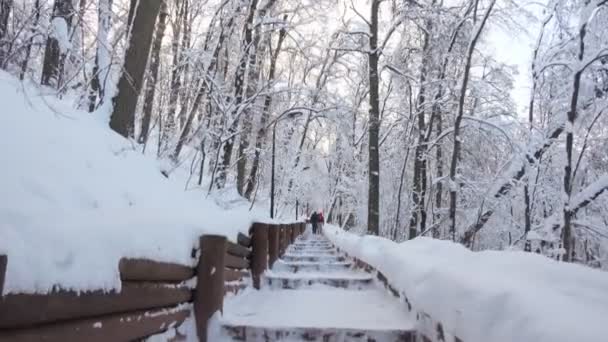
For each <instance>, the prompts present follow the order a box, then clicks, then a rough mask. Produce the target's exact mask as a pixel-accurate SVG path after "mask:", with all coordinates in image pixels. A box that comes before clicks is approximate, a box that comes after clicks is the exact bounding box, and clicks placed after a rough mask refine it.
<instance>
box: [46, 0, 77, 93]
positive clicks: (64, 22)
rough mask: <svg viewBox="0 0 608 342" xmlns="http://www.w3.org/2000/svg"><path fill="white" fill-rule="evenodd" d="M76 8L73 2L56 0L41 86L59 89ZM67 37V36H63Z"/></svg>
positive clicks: (70, 0)
mask: <svg viewBox="0 0 608 342" xmlns="http://www.w3.org/2000/svg"><path fill="white" fill-rule="evenodd" d="M73 16H74V7H73V5H72V0H55V4H54V6H53V15H52V17H51V27H50V33H49V36H48V38H47V41H46V48H45V51H44V62H43V65H42V78H41V84H42V85H45V86H50V87H53V88H55V89H58V88H59V87H60V86H61V82H62V80H61V78H62V73H63V67H64V63H65V56H66V54H67V49H68V43H69V42H67V41H66V39H68V37H69V31H70V29H71V26H72V18H73ZM63 35H65V36H63Z"/></svg>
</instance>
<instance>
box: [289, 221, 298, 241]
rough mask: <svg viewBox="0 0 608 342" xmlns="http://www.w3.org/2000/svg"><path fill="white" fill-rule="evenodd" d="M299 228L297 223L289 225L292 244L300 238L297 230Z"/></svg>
mask: <svg viewBox="0 0 608 342" xmlns="http://www.w3.org/2000/svg"><path fill="white" fill-rule="evenodd" d="M297 228H298V226H297V225H296V224H295V223H292V224H290V225H289V236H290V237H291V244H293V243H294V242H296V237H297V236H298V232H297V231H296V229H297Z"/></svg>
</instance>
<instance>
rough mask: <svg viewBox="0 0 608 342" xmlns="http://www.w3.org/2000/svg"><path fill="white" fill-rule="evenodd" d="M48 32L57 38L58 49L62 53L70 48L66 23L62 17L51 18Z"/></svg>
mask: <svg viewBox="0 0 608 342" xmlns="http://www.w3.org/2000/svg"><path fill="white" fill-rule="evenodd" d="M49 34H50V36H51V37H53V38H55V39H57V43H58V45H59V51H61V53H62V54H65V53H67V52H68V51H69V50H70V49H71V48H72V43H71V42H70V32H69V29H68V23H67V22H66V21H65V19H64V18H62V17H55V18H53V19H52V20H51V32H50V33H49Z"/></svg>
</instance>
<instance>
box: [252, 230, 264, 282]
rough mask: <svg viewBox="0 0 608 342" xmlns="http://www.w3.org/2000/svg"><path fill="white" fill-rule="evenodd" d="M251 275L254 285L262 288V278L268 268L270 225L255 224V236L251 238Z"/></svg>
mask: <svg viewBox="0 0 608 342" xmlns="http://www.w3.org/2000/svg"><path fill="white" fill-rule="evenodd" d="M251 248H252V252H251V253H252V254H251V277H252V278H253V287H254V288H256V289H258V290H259V289H260V282H261V281H260V280H261V278H262V274H264V271H265V270H266V268H268V225H266V224H263V223H254V224H253V237H252V239H251Z"/></svg>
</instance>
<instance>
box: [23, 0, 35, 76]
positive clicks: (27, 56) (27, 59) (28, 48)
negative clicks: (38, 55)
mask: <svg viewBox="0 0 608 342" xmlns="http://www.w3.org/2000/svg"><path fill="white" fill-rule="evenodd" d="M33 11H34V13H33V14H34V15H33V17H34V23H33V24H32V28H31V32H30V39H29V40H28V42H27V46H26V48H25V57H24V58H23V61H22V62H21V73H20V74H19V79H20V80H22V81H23V79H25V74H26V73H27V65H28V63H29V62H30V55H31V54H32V45H33V44H34V35H35V34H36V27H37V26H38V23H40V0H36V2H35V3H34V10H33Z"/></svg>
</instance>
